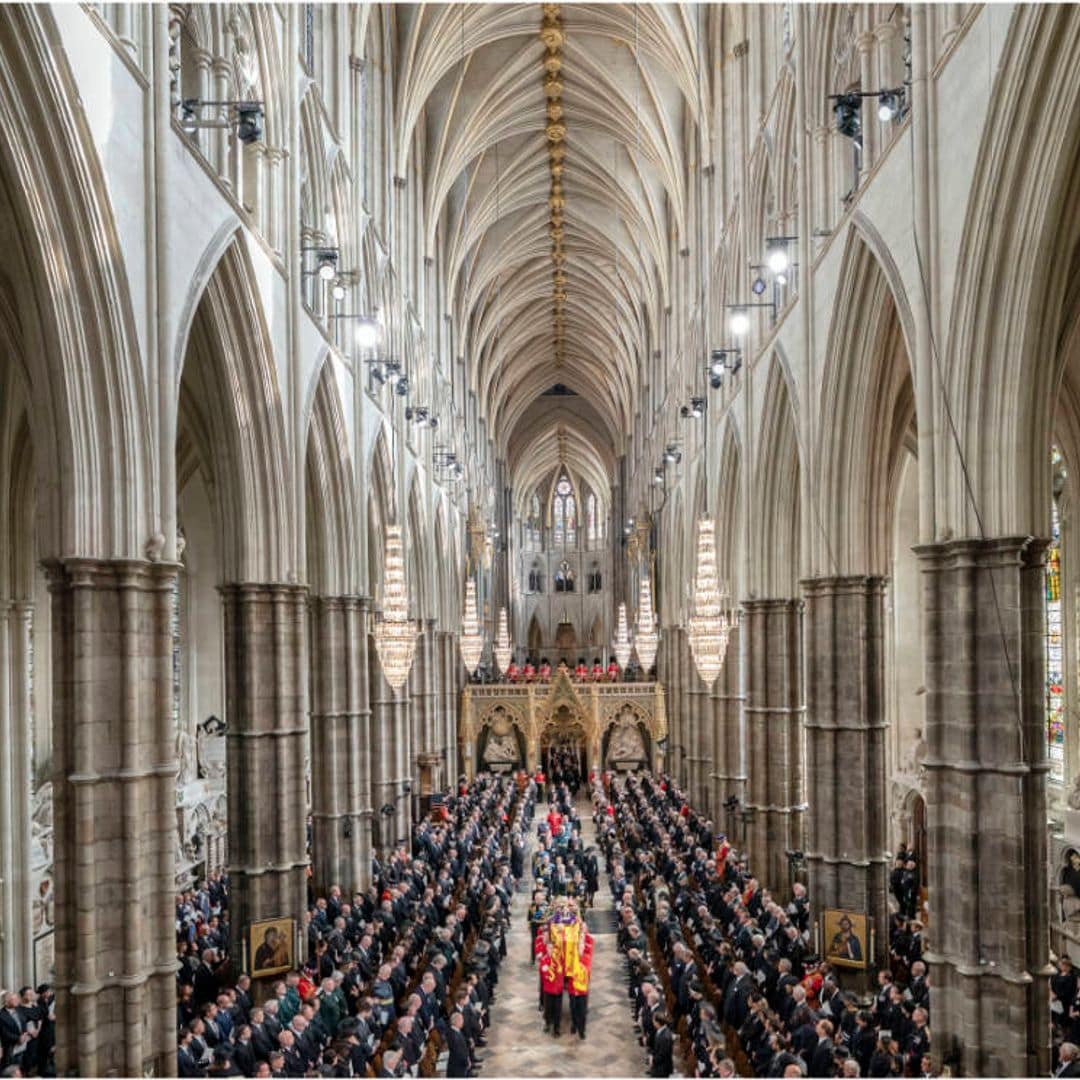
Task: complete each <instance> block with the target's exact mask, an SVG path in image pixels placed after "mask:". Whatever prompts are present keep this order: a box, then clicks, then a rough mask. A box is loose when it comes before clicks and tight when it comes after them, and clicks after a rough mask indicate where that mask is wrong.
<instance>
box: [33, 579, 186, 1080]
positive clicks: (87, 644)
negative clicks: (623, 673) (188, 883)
mask: <svg viewBox="0 0 1080 1080" xmlns="http://www.w3.org/2000/svg"><path fill="white" fill-rule="evenodd" d="M45 570H46V573H47V575H48V579H49V591H50V593H51V594H52V653H53V666H52V670H53V726H54V731H55V741H54V748H53V754H54V758H53V760H54V773H53V836H54V842H55V870H56V892H55V903H56V996H57V1009H56V1014H57V1021H58V1022H57V1042H56V1063H57V1072H58V1074H59V1075H61V1076H66V1075H67V1074H68V1073H69V1072H71V1073H77V1074H78V1075H80V1076H108V1075H119V1076H144V1075H158V1076H171V1075H172V1074H173V1073H174V1072H175V1071H176V1012H175V1009H176V985H175V970H176V943H175V931H174V926H173V920H174V917H175V910H174V907H173V900H174V897H173V877H174V874H175V870H176V867H175V839H176V814H175V806H176V770H177V765H176V739H175V735H174V733H173V715H172V690H173V687H172V633H171V628H170V623H169V616H170V613H171V610H172V590H173V585H174V583H175V581H176V571H177V567H176V565H175V564H172V563H168V564H166V563H149V562H143V561H141V560H130V561H127V560H96V559H80V558H65V559H58V560H51V561H49V562H47V563H46V564H45Z"/></svg>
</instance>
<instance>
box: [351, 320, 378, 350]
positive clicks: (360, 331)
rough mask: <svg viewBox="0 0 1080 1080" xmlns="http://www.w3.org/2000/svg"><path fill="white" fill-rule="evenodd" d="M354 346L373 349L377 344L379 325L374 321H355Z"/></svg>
mask: <svg viewBox="0 0 1080 1080" xmlns="http://www.w3.org/2000/svg"><path fill="white" fill-rule="evenodd" d="M356 344H357V345H359V346H360V348H361V349H374V348H375V347H376V346H377V345H378V344H379V324H378V323H377V322H376V321H375V320H374V319H359V320H358V321H357V323H356Z"/></svg>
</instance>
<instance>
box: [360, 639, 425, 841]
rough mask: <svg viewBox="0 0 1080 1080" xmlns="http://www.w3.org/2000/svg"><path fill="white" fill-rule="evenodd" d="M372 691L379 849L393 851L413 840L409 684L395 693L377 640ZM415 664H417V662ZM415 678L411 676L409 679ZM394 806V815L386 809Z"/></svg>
mask: <svg viewBox="0 0 1080 1080" xmlns="http://www.w3.org/2000/svg"><path fill="white" fill-rule="evenodd" d="M368 640H369V643H370V646H369V651H368V656H369V664H370V668H371V691H372V700H371V706H372V733H371V737H372V746H373V747H374V749H375V751H376V753H377V755H378V756H377V760H376V761H374V762H373V763H372V795H373V804H374V807H375V815H376V820H377V822H378V835H379V846H380V848H381V849H382V850H383V851H386V850H388V849H391V848H392V847H393V846H394V844H395V843H396V841H397V840H399V839H401V838H402V837H408V836H409V830H410V822H411V818H412V815H411V811H410V803H411V798H410V796H409V795H407V794H406V793H405V791H404V787H405V785H406V784H410V785H411V782H412V776H411V774H410V771H409V769H410V750H411V747H412V735H411V723H410V721H411V717H410V712H411V709H410V707H409V690H408V687H409V682H408V680H406V683H405V685H404V686H402V688H401V689H400V690H395V689H394V688H393V687H392V686H391V685H390V684H389V683H388V682H387V681H386V677H385V676H384V675H383V671H382V664H381V663H380V662H379V650H378V649H377V648H376V647H375V639H374V637H370V636H369V638H368ZM414 664H415V661H414ZM412 677H413V676H412V675H411V674H410V676H409V678H410V679H411V678H412ZM388 806H392V807H393V808H394V809H393V813H392V814H383V813H382V809H383V807H388Z"/></svg>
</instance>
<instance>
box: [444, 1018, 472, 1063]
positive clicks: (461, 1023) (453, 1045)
mask: <svg viewBox="0 0 1080 1080" xmlns="http://www.w3.org/2000/svg"><path fill="white" fill-rule="evenodd" d="M464 1027H465V1014H464V1013H462V1012H458V1011H455V1012H454V1013H453V1014H452V1015H451V1017H450V1027H449V1030H448V1031H447V1037H446V1044H447V1046H448V1048H449V1050H450V1057H449V1059H448V1060H447V1062H446V1075H447V1076H448V1077H450V1076H471V1075H472V1071H471V1070H470V1068H469V1043H468V1040H467V1039H466V1038H465V1032H464V1030H463V1028H464Z"/></svg>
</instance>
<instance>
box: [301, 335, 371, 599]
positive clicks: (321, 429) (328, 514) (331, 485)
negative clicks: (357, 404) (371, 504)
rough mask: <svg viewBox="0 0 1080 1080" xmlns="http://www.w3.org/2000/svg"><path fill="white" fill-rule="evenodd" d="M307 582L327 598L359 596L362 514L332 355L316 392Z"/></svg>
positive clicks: (307, 493) (308, 487) (310, 430)
mask: <svg viewBox="0 0 1080 1080" xmlns="http://www.w3.org/2000/svg"><path fill="white" fill-rule="evenodd" d="M306 470H307V482H306V484H305V487H304V491H305V503H306V507H305V509H306V519H307V535H308V540H307V559H308V574H307V580H308V585H309V586H310V588H311V590H312V592H313V593H315V594H316V595H322V596H344V595H352V594H354V593H355V592H357V590H358V585H359V567H358V566H357V564H356V553H357V543H356V508H355V495H354V491H355V485H354V482H353V469H352V462H351V460H350V459H349V452H348V433H347V431H346V427H345V416H344V413H343V412H342V408H341V395H340V394H339V393H338V390H337V387H336V386H335V385H334V370H333V366H332V361H331V360H330V359H329V355H328V356H327V358H326V359H325V360H324V361H323V365H322V370H321V372H320V374H319V379H318V382H317V384H316V388H315V399H314V403H313V405H312V410H311V421H310V424H309V427H308V437H307V461H306Z"/></svg>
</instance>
